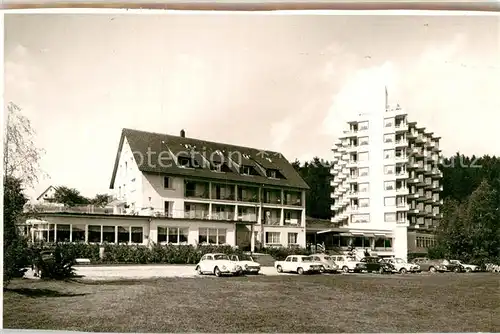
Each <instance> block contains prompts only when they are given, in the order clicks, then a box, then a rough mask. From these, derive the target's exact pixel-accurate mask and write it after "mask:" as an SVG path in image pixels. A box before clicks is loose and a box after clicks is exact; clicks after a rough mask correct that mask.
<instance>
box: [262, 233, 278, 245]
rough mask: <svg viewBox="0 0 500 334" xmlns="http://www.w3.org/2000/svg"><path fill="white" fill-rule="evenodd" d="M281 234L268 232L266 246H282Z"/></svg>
mask: <svg viewBox="0 0 500 334" xmlns="http://www.w3.org/2000/svg"><path fill="white" fill-rule="evenodd" d="M280 239H281V233H280V232H266V244H281V240H280Z"/></svg>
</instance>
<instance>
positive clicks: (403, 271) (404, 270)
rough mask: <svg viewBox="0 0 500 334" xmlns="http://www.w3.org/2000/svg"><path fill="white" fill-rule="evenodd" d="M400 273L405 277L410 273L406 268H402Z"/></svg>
mask: <svg viewBox="0 0 500 334" xmlns="http://www.w3.org/2000/svg"><path fill="white" fill-rule="evenodd" d="M399 272H400V273H401V274H403V275H404V274H406V273H407V272H408V270H406V268H401V269H400V270H399Z"/></svg>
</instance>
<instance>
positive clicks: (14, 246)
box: [3, 237, 31, 286]
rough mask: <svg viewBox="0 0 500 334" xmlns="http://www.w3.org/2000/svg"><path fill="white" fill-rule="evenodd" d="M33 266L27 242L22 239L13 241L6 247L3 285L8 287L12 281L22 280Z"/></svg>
mask: <svg viewBox="0 0 500 334" xmlns="http://www.w3.org/2000/svg"><path fill="white" fill-rule="evenodd" d="M30 265H31V262H30V256H29V252H28V245H27V242H26V241H25V240H24V239H22V238H20V237H19V238H16V239H14V240H11V241H10V243H9V244H8V245H7V246H5V247H4V257H3V283H4V286H7V285H8V284H9V283H10V281H11V279H13V278H21V277H23V276H24V273H25V272H26V271H27V270H28V269H27V267H29V266H30Z"/></svg>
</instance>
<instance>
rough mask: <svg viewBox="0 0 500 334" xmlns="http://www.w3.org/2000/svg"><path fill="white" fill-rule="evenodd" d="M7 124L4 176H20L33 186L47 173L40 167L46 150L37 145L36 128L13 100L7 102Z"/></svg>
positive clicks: (27, 184)
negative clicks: (40, 176) (35, 141)
mask: <svg viewBox="0 0 500 334" xmlns="http://www.w3.org/2000/svg"><path fill="white" fill-rule="evenodd" d="M5 124H6V129H5V133H4V142H3V150H4V156H3V163H4V166H3V167H4V176H9V177H15V178H18V179H20V180H21V181H22V183H23V184H24V185H25V186H27V187H33V186H34V185H35V183H36V182H38V177H39V175H46V174H45V173H43V172H42V171H41V169H40V158H41V156H42V155H43V154H44V153H45V151H44V150H43V149H41V148H38V147H37V146H36V145H35V143H34V137H35V130H34V129H33V128H32V127H31V122H30V120H29V119H28V118H27V117H26V116H24V115H23V114H22V113H21V108H19V107H18V106H17V105H16V104H14V103H13V102H9V103H8V104H7V113H6V120H5Z"/></svg>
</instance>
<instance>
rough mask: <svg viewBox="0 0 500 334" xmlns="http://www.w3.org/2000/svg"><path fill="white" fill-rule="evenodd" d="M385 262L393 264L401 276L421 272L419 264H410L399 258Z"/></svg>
mask: <svg viewBox="0 0 500 334" xmlns="http://www.w3.org/2000/svg"><path fill="white" fill-rule="evenodd" d="M384 261H386V262H388V263H390V264H392V265H393V266H394V268H395V269H396V271H397V272H399V273H401V274H406V273H407V272H411V273H417V272H420V271H421V270H420V266H419V265H418V264H413V263H408V262H406V261H405V260H403V259H402V258H399V257H397V258H389V259H384Z"/></svg>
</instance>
